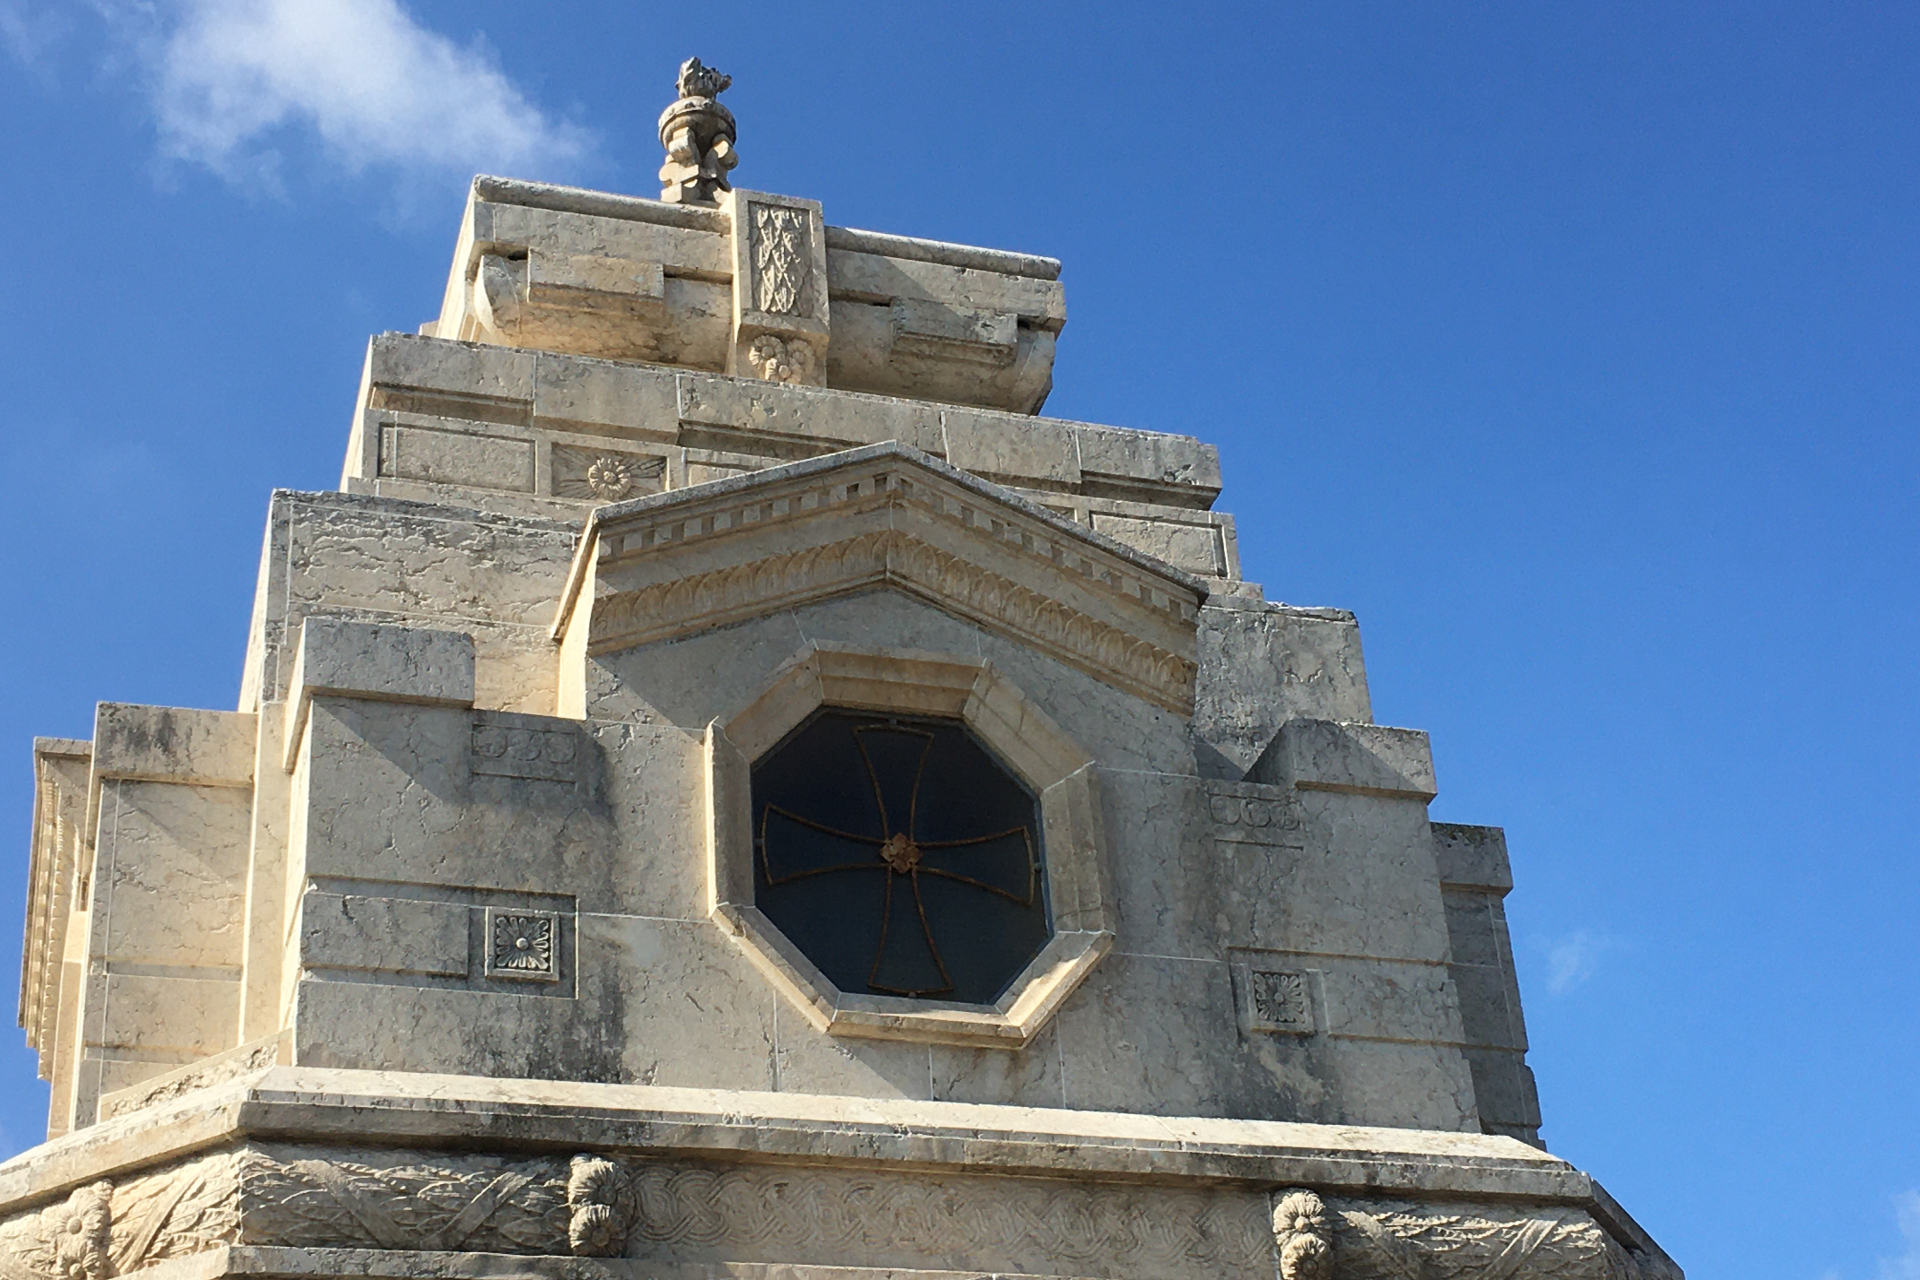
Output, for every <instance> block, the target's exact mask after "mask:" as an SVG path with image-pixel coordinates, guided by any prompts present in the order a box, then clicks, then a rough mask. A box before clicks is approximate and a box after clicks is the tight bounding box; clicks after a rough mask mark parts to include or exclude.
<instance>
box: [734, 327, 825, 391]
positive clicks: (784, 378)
mask: <svg viewBox="0 0 1920 1280" xmlns="http://www.w3.org/2000/svg"><path fill="white" fill-rule="evenodd" d="M747 363H748V365H749V366H750V367H751V368H752V369H753V372H754V373H755V374H757V375H759V376H760V377H762V378H765V379H766V380H767V381H768V382H798V383H804V382H807V381H809V380H810V379H811V378H812V377H813V365H814V354H813V346H812V344H810V343H808V342H807V341H806V340H805V339H803V338H776V337H774V336H773V335H772V334H770V333H763V334H761V335H760V336H759V337H757V338H755V339H754V340H753V345H752V346H750V347H748V348H747Z"/></svg>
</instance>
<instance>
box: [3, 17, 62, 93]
mask: <svg viewBox="0 0 1920 1280" xmlns="http://www.w3.org/2000/svg"><path fill="white" fill-rule="evenodd" d="M66 31H67V21H66V17H65V15H64V14H61V13H58V12H51V11H48V10H46V9H34V8H32V7H30V6H29V5H28V4H27V3H26V0H0V48H4V49H5V50H6V51H7V54H8V56H10V57H11V58H12V59H13V60H14V61H15V62H17V63H19V64H20V65H21V66H22V67H25V68H26V69H28V70H30V71H32V72H34V73H35V74H36V75H39V76H41V77H42V78H43V79H44V78H45V77H46V75H47V74H48V67H47V58H46V55H47V52H48V51H49V50H50V49H51V48H52V47H53V46H54V44H55V43H56V42H58V41H59V39H60V37H61V36H63V35H65V34H66Z"/></svg>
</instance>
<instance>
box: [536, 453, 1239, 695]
mask: <svg viewBox="0 0 1920 1280" xmlns="http://www.w3.org/2000/svg"><path fill="white" fill-rule="evenodd" d="M881 586H888V587H893V588H895V589H898V590H901V591H905V592H908V593H910V594H913V595H916V596H919V597H920V598H922V599H924V600H926V601H928V602H929V603H932V604H934V605H936V606H938V607H939V608H941V609H944V610H946V611H947V612H949V613H953V614H955V615H957V616H959V617H962V618H965V619H967V620H968V621H971V622H974V623H977V624H978V625H980V626H983V627H985V628H987V629H988V630H991V631H995V632H998V633H1000V634H1002V635H1005V636H1007V637H1008V638H1010V639H1013V640H1016V641H1018V642H1020V643H1022V644H1026V645H1029V646H1031V647H1033V648H1035V649H1038V650H1040V651H1041V652H1044V653H1047V654H1049V655H1050V656H1052V657H1054V658H1057V659H1059V660H1060V661H1062V662H1065V663H1067V664H1068V665H1070V666H1073V667H1077V668H1078V669H1080V670H1082V671H1085V672H1087V673H1088V674H1090V675H1092V676H1094V677H1096V678H1098V679H1100V680H1103V681H1105V682H1106V683H1108V684H1111V685H1113V686H1114V687H1116V688H1119V689H1122V690H1125V691H1126V692H1128V693H1131V694H1134V695H1135V696H1137V697H1140V698H1144V699H1146V700H1147V701H1150V702H1153V703H1155V704H1156V705H1159V706H1162V707H1166V708H1168V709H1170V710H1172V711H1175V712H1177V713H1179V714H1181V715H1187V714H1190V713H1191V711H1192V707H1193V677H1194V652H1195V650H1194V630H1195V619H1196V617H1197V610H1198V606H1199V604H1200V603H1201V601H1202V600H1203V599H1204V598H1205V587H1204V586H1202V585H1201V584H1200V583H1199V582H1198V580H1196V579H1194V578H1192V577H1190V576H1189V575H1187V574H1185V573H1182V572H1180V571H1179V570H1177V569H1174V568H1173V567H1171V566H1170V565H1167V564H1165V563H1163V562H1161V561H1157V560H1154V559H1152V558H1150V557H1148V556H1144V555H1141V554H1140V553H1138V552H1135V551H1133V550H1131V549H1129V548H1127V547H1123V546H1121V545H1120V544H1119V543H1116V542H1113V541H1112V540H1110V539H1108V538H1105V537H1103V536H1101V535H1100V534H1097V533H1094V532H1093V531H1091V530H1089V529H1085V528H1082V527H1080V526H1078V525H1075V524H1073V523H1072V522H1070V521H1067V520H1065V519H1063V518H1061V517H1058V516H1056V515H1054V514H1053V513H1051V512H1049V511H1046V510H1045V509H1043V508H1041V507H1038V506H1036V505H1034V504H1033V503H1030V502H1027V501H1025V500H1024V499H1022V498H1019V497H1017V496H1015V495H1014V494H1012V493H1010V492H1008V491H1007V490H1005V489H1001V488H1000V487H999V486H997V485H992V484H989V483H987V482H985V481H982V480H978V479H976V478H974V477H972V476H969V475H966V474H965V473H963V472H960V471H957V470H955V469H954V468H952V467H949V466H947V465H946V464H945V463H942V462H940V461H939V460H938V459H936V458H934V457H932V456H930V455H928V454H924V453H921V452H920V451H918V450H916V449H912V448H909V447H907V446H903V445H899V444H894V443H888V444H881V445H874V446H870V447H868V448H864V449H854V450H849V451H847V452H845V453H838V454H831V455H828V456H826V457H821V458H815V459H810V460H808V461H805V462H799V463H793V464H790V465H788V466H783V467H774V468H771V469H769V470H766V471H760V472H755V473H753V474H751V475H747V476H742V477H739V478H736V479H731V480H724V481H718V482H715V483H712V484H705V485H697V486H694V487H692V488H689V489H684V490H679V491H676V492H671V493H664V494H657V495H653V496H651V497H648V498H642V499H638V500H635V501H632V502H626V503H621V504H618V505H615V506H608V507H602V508H600V509H599V510H597V511H596V512H595V513H594V515H593V517H592V519H591V520H590V521H589V523H588V526H587V531H586V535H585V537H584V538H583V539H582V543H581V548H580V551H579V553H578V554H577V556H576V558H575V561H574V569H573V574H572V577H571V579H570V581H569V586H568V592H567V595H566V597H565V598H564V599H563V600H562V603H561V608H560V612H559V616H558V618H557V620H556V622H555V624H554V634H555V637H556V639H560V638H568V637H569V636H570V635H571V638H572V640H573V641H574V642H575V643H579V642H580V641H582V640H584V643H583V644H581V649H582V651H583V652H585V653H586V654H589V655H598V654H605V653H612V652H617V651H619V650H623V649H629V648H633V647H635V646H637V645H643V644H652V643H656V642H659V641H662V640H670V639H675V638H677V637H680V636H686V635H691V634H694V633H695V632H699V631H703V630H706V629H708V628H710V627H716V626H723V625H726V624H728V623H732V622H739V621H742V620H744V619H747V618H751V617H756V616H760V615H762V614H765V613H769V612H772V611H775V610H779V609H786V608H791V607H793V606H795V605H799V604H804V603H807V602H808V601H811V600H819V599H825V598H827V597H831V596H836V595H845V594H848V593H851V592H854V591H859V590H864V589H868V588H872V587H881ZM576 627H585V628H586V631H585V632H584V635H579V634H572V632H573V628H576Z"/></svg>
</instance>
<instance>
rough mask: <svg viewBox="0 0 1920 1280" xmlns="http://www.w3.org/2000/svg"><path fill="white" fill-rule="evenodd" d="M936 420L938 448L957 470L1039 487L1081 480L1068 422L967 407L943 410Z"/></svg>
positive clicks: (1075, 483) (1064, 486) (1056, 486)
mask: <svg viewBox="0 0 1920 1280" xmlns="http://www.w3.org/2000/svg"><path fill="white" fill-rule="evenodd" d="M940 418H941V426H942V431H943V434H944V446H943V448H942V449H941V452H942V453H944V454H945V455H946V458H947V461H948V462H949V463H951V464H952V465H954V466H956V467H959V468H960V469H961V470H962V471H971V472H973V473H974V474H975V475H979V476H985V477H986V478H987V479H989V480H1000V481H1005V482H1007V483H1012V484H1027V485H1034V486H1037V487H1039V488H1043V489H1050V488H1071V487H1073V486H1075V485H1078V484H1079V483H1080V460H1079V457H1078V456H1077V451H1076V450H1075V448H1074V443H1075V441H1074V434H1073V430H1072V428H1071V427H1070V426H1069V425H1068V424H1067V423H1064V422H1056V421H1054V420H1052V419H1048V418H1026V417H1018V416H1016V415H1013V414H1006V413H986V412H976V411H970V410H966V409H947V410H945V411H944V412H943V413H942V414H941V415H940Z"/></svg>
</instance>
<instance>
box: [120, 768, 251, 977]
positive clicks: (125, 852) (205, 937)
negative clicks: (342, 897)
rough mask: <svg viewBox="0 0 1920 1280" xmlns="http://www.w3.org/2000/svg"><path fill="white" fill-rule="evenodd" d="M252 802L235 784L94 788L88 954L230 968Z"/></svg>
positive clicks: (235, 959) (140, 962) (234, 960)
mask: <svg viewBox="0 0 1920 1280" xmlns="http://www.w3.org/2000/svg"><path fill="white" fill-rule="evenodd" d="M251 800H252V797H251V796H250V795H249V794H248V793H247V792H246V791H245V790H243V789H240V788H236V787H211V786H185V785H178V784H170V783H161V782H148V781H134V780H130V779H112V780H108V781H106V782H104V783H102V786H101V795H100V831H99V837H98V842H97V846H96V847H97V856H96V864H97V871H96V873H95V874H96V875H97V877H98V880H97V883H96V885H95V894H96V897H97V898H98V902H99V905H100V907H101V908H102V909H101V910H99V911H98V912H97V913H96V915H95V918H94V920H93V941H92V944H91V947H90V952H89V954H90V957H91V958H92V959H93V960H94V961H96V962H98V963H100V964H103V965H106V966H109V967H111V966H115V965H137V966H159V967H162V968H169V969H175V968H189V967H191V968H212V969H218V970H220V971H222V972H223V973H231V974H237V973H238V972H239V968H240V964H241V958H242V954H243V950H242V945H241V943H242V936H243V921H242V913H241V903H242V898H243V893H244V888H245V878H246V868H247V856H248V847H249V843H250V836H251V834H252V833H251V819H252V813H251V810H252V804H251Z"/></svg>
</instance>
